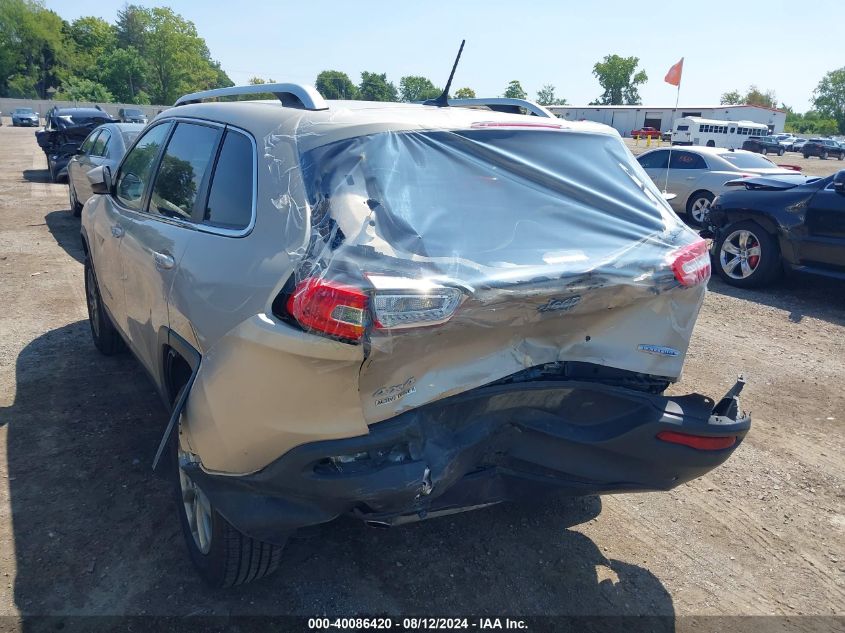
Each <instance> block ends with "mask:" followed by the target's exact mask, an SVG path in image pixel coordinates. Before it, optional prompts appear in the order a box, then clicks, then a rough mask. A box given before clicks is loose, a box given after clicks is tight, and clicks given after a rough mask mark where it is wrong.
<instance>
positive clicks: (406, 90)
mask: <svg viewBox="0 0 845 633" xmlns="http://www.w3.org/2000/svg"><path fill="white" fill-rule="evenodd" d="M441 92H443V90H442V89H441V88H435V87H434V84H433V83H431V80H430V79H428V78H427V77H421V76H419V75H408V76H406V77H402V79H400V80H399V96H400V98H401V99H402V101H408V102H413V101H425V100H426V99H436V98H437V97H439V96H440V93H441Z"/></svg>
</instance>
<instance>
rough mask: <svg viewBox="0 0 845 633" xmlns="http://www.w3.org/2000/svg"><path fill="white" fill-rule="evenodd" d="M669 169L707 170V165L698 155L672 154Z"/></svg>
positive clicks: (687, 153) (686, 153) (688, 153)
mask: <svg viewBox="0 0 845 633" xmlns="http://www.w3.org/2000/svg"><path fill="white" fill-rule="evenodd" d="M670 168H671V169H707V163H706V162H705V161H704V159H703V158H702V157H701V156H699V155H698V154H692V153H691V152H673V153H672V164H671V165H670Z"/></svg>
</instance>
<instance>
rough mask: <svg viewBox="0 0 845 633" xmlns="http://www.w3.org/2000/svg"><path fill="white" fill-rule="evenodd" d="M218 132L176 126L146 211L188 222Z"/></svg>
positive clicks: (208, 129) (191, 126) (215, 129)
mask: <svg viewBox="0 0 845 633" xmlns="http://www.w3.org/2000/svg"><path fill="white" fill-rule="evenodd" d="M219 137H220V130H219V129H217V128H213V127H208V126H205V125H194V124H192V123H178V124H177V125H176V130H175V131H174V132H173V135H172V136H171V137H170V142H169V143H168V144H167V149H166V150H165V152H164V156H162V158H161V164H160V166H159V169H158V174H157V175H156V179H155V185H154V186H153V194H152V197H151V198H150V211H151V212H155V213H160V214H161V215H165V216H168V217H173V218H182V219H185V220H189V219H190V218H191V216H192V215H193V212H194V204H195V203H196V200H197V193H198V192H199V191H201V189H202V186H203V184H204V179H205V178H206V174H207V172H208V171H209V168H210V166H211V161H212V160H213V158H214V151H215V149H216V147H217V141H218V139H219Z"/></svg>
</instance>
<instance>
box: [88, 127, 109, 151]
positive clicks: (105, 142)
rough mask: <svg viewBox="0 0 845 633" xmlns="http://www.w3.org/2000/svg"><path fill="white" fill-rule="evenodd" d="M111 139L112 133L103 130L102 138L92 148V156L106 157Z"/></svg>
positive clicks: (98, 138) (99, 137)
mask: <svg viewBox="0 0 845 633" xmlns="http://www.w3.org/2000/svg"><path fill="white" fill-rule="evenodd" d="M110 139H111V132H109V131H108V130H103V131H102V132H100V136H98V137H97V140H96V141H94V146H93V147H92V148H91V156H105V155H106V152H107V150H108V146H109V140H110Z"/></svg>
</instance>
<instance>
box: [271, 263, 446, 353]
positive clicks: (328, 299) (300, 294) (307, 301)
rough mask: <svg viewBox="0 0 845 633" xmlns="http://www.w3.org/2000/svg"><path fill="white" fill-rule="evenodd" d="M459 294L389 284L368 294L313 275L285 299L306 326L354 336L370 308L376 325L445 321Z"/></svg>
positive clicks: (356, 337)
mask: <svg viewBox="0 0 845 633" xmlns="http://www.w3.org/2000/svg"><path fill="white" fill-rule="evenodd" d="M462 299H463V293H462V292H461V291H460V290H458V289H457V288H448V287H442V286H433V287H431V288H429V289H426V290H424V291H413V290H408V291H404V290H402V291H398V290H397V289H396V288H393V289H390V290H389V291H385V290H376V291H375V292H374V293H373V294H372V295H369V294H368V293H367V292H365V291H364V290H362V289H360V288H356V287H353V286H347V285H344V284H340V283H337V282H333V281H328V280H325V279H315V278H312V279H306V280H304V281H302V282H300V283H299V284H298V285H297V286H296V289H295V290H294V291H293V293H292V294H291V295H290V297H289V298H288V300H287V311H288V314H290V315H291V316H292V317H294V318H295V319H296V320H297V322H298V323H299V324H300V325H302V326H303V327H304V328H306V329H308V330H313V331H317V332H321V333H324V334H328V335H329V336H335V337H337V338H341V339H347V340H353V341H357V340H360V339H361V338H362V337H363V335H364V331H365V329H366V327H367V325H368V324H369V312H370V310H371V311H372V314H373V325H374V327H375V328H377V329H383V330H398V329H405V328H414V327H423V326H428V325H438V324H440V323H444V322H445V321H448V320H449V319H450V318H451V316H452V315H453V314H454V313H455V310H457V308H458V306H459V305H460V303H461V300H462Z"/></svg>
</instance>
